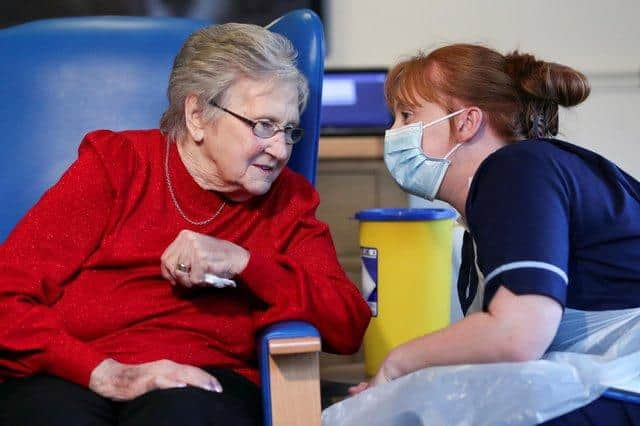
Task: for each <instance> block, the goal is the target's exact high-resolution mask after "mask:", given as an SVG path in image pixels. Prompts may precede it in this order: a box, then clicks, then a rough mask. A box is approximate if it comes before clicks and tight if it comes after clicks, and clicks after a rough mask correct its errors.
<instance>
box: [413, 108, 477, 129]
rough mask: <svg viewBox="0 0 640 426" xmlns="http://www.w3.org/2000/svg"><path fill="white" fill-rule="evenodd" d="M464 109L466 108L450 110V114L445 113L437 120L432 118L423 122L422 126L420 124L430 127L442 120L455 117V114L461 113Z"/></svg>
mask: <svg viewBox="0 0 640 426" xmlns="http://www.w3.org/2000/svg"><path fill="white" fill-rule="evenodd" d="M466 110H467V109H466V108H462V109H459V110H458V111H455V112H452V113H451V114H447V115H445V116H444V117H441V118H438V119H437V120H434V121H432V122H430V123H427V124H425V125H424V126H422V128H423V129H426V128H427V127H431V126H433V125H435V124H438V123H442V122H443V121H445V120H448V119H450V118H451V117H455V116H456V115H458V114H461V113H463V112H464V111H466Z"/></svg>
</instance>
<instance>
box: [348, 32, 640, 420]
mask: <svg viewBox="0 0 640 426" xmlns="http://www.w3.org/2000/svg"><path fill="white" fill-rule="evenodd" d="M589 92H590V87H589V83H588V81H587V79H586V77H585V76H584V75H583V74H581V73H580V72H577V71H575V70H573V69H571V68H569V67H567V66H564V65H560V64H556V63H551V62H545V61H541V60H538V59H536V58H534V57H533V56H531V55H529V54H523V53H519V52H514V53H511V54H508V55H506V56H505V55H502V54H500V53H498V52H496V51H494V50H491V49H489V48H486V47H482V46H476V45H468V44H455V45H449V46H445V47H442V48H440V49H437V50H435V51H433V52H431V53H430V54H428V55H424V54H419V55H417V56H415V57H413V58H411V59H409V60H406V61H404V62H401V63H399V64H397V65H396V66H395V67H394V68H393V69H392V70H391V71H390V72H389V74H388V78H387V81H386V84H385V94H386V98H387V102H388V104H389V106H390V108H391V109H392V111H393V113H394V116H395V122H394V125H393V127H392V129H390V130H388V131H387V133H386V135H385V148H384V158H385V163H386V165H387V167H388V169H389V171H390V173H391V174H392V175H393V177H394V178H395V180H396V181H397V182H398V184H399V185H400V186H401V187H402V188H403V189H404V190H405V191H407V192H409V193H411V194H414V195H418V196H421V197H424V198H426V199H429V200H433V199H435V198H437V199H440V200H443V201H446V202H448V203H449V204H451V205H452V206H453V207H455V208H456V210H458V212H459V213H460V214H461V220H462V221H463V224H464V225H465V227H466V228H467V232H466V233H465V236H464V241H463V254H462V258H463V261H462V266H461V269H460V275H459V280H458V291H459V297H460V302H461V306H462V309H463V311H464V313H465V318H464V319H462V320H461V321H459V322H457V323H454V324H452V325H450V326H449V327H447V328H445V329H443V330H440V331H437V332H434V333H431V334H427V335H425V336H422V337H419V338H416V339H414V340H411V341H409V342H407V343H405V344H403V345H401V346H399V347H397V348H396V349H394V350H393V351H392V352H391V353H390V354H389V356H388V357H387V358H386V360H385V361H384V362H383V364H382V366H381V368H380V370H379V372H378V373H377V375H376V376H375V377H374V378H373V379H372V380H371V381H370V382H369V383H361V384H360V385H358V386H355V387H353V388H352V389H351V392H352V393H353V394H356V393H359V392H362V391H363V390H365V389H367V388H369V387H372V386H376V385H378V384H381V383H384V382H386V381H390V380H394V379H396V378H398V377H400V376H403V375H406V374H409V373H411V372H414V371H417V370H420V369H423V368H425V367H430V366H437V365H452V364H473V363H494V362H512V361H530V360H536V359H539V358H540V357H541V356H542V355H543V354H544V353H545V351H546V350H547V349H548V347H549V345H550V344H551V342H552V340H553V339H554V336H555V335H556V332H557V330H558V327H559V325H560V323H561V319H562V317H563V311H564V310H565V309H568V308H572V309H577V310H582V311H608V310H622V309H627V308H637V307H640V184H639V183H638V181H636V180H635V179H633V178H632V177H630V176H629V175H628V174H626V173H625V172H624V171H622V170H621V169H619V168H618V167H617V166H616V165H615V164H613V163H611V162H610V161H608V160H607V159H605V158H603V157H601V156H599V155H598V154H595V153H593V152H591V151H588V150H586V149H584V148H581V147H579V146H576V145H573V144H570V143H567V142H563V141H560V140H557V139H555V138H554V137H555V136H556V135H557V134H558V124H559V123H558V107H559V106H563V107H572V106H575V105H578V104H580V103H581V102H583V101H584V100H585V99H586V98H587V96H588V95H589ZM609 125H612V126H613V125H615V123H609ZM603 419H606V422H605V423H606V424H634V423H635V424H640V406H637V405H635V406H634V405H631V404H626V403H622V402H618V401H614V400H611V399H605V398H599V399H597V400H595V401H594V402H592V403H591V404H589V405H586V406H584V407H582V408H581V409H578V410H575V411H573V412H571V413H569V414H566V415H564V416H562V417H558V418H556V419H554V420H551V422H550V424H583V423H585V422H594V423H593V424H604V423H602V421H603ZM589 424H591V423H589Z"/></svg>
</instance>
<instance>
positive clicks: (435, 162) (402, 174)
mask: <svg viewBox="0 0 640 426" xmlns="http://www.w3.org/2000/svg"><path fill="white" fill-rule="evenodd" d="M465 110H466V108H463V109H461V110H458V111H456V112H453V113H451V114H449V115H446V116H444V117H442V118H439V119H437V120H434V121H432V122H430V123H427V124H422V122H417V123H412V124H408V125H406V126H402V127H399V128H397V129H390V130H387V131H386V132H385V135H384V162H385V164H386V165H387V169H389V172H390V173H391V176H393V178H394V179H395V181H396V182H397V183H398V185H400V187H401V188H402V189H404V190H405V191H406V192H408V193H410V194H413V195H417V196H418V197H422V198H426V199H427V200H434V199H435V197H436V194H437V193H438V189H439V188H440V184H442V179H444V174H445V173H446V171H447V168H448V167H449V164H451V161H449V157H450V156H451V155H452V154H453V153H454V152H455V151H456V150H457V149H458V148H460V146H461V145H462V144H460V143H459V144H456V146H454V147H453V148H452V149H451V151H449V152H448V153H447V154H446V155H445V156H444V157H443V158H437V157H430V156H428V155H427V154H425V153H424V152H423V151H422V132H423V130H424V129H425V128H427V127H430V126H433V125H436V124H438V123H441V122H443V121H446V120H448V119H450V118H452V117H455V116H456V115H458V114H460V113H462V112H463V111H465Z"/></svg>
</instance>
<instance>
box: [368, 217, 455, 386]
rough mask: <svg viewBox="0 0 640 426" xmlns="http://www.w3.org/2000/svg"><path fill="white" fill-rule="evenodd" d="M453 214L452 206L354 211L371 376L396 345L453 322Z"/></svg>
mask: <svg viewBox="0 0 640 426" xmlns="http://www.w3.org/2000/svg"><path fill="white" fill-rule="evenodd" d="M454 217H455V213H454V212H453V211H452V210H448V209H368V210H362V211H360V212H358V213H357V214H356V219H358V220H359V221H360V259H361V262H362V293H363V296H364V298H365V300H366V301H367V303H368V304H369V307H370V308H371V312H372V314H373V318H372V320H371V323H370V324H369V328H368V329H367V332H366V334H365V337H364V358H365V370H366V373H367V374H368V375H370V376H372V375H374V374H375V373H376V372H377V371H378V368H379V367H380V364H381V363H382V361H383V360H384V358H385V357H386V356H387V354H388V353H389V351H390V350H391V349H393V348H394V347H396V346H398V345H400V344H402V343H404V342H406V341H408V340H411V339H413V338H415V337H418V336H422V335H423V334H426V333H429V332H432V331H436V330H438V329H440V328H443V327H445V326H446V325H447V324H449V316H450V303H451V250H452V229H453V218H454Z"/></svg>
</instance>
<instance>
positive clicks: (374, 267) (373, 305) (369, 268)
mask: <svg viewBox="0 0 640 426" xmlns="http://www.w3.org/2000/svg"><path fill="white" fill-rule="evenodd" d="M360 259H361V261H362V295H363V296H364V300H366V301H367V304H368V305H369V308H370V309H371V314H373V316H374V317H376V316H378V249H377V248H373V247H360Z"/></svg>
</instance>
